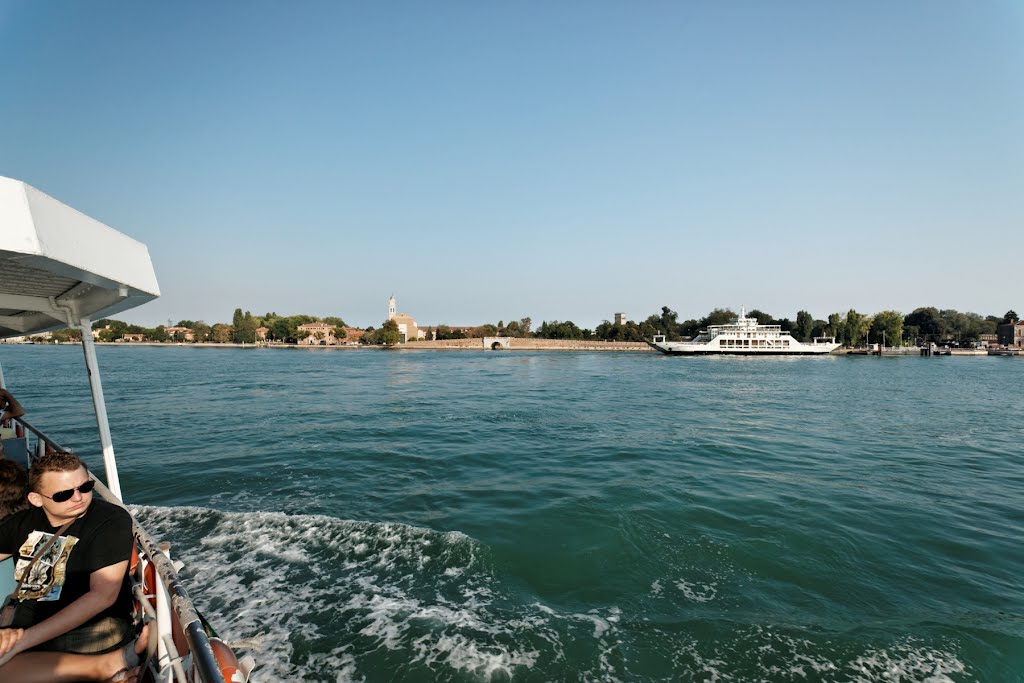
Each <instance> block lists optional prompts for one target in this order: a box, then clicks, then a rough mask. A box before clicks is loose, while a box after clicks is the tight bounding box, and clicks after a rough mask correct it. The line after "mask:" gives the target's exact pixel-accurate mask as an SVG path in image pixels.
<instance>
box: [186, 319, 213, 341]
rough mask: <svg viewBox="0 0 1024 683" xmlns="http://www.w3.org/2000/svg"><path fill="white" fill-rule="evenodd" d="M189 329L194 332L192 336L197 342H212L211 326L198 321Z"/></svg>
mask: <svg viewBox="0 0 1024 683" xmlns="http://www.w3.org/2000/svg"><path fill="white" fill-rule="evenodd" d="M188 327H189V328H190V329H191V330H192V336H193V337H194V338H195V341H196V342H207V341H210V326H209V325H207V324H206V323H204V322H203V321H202V320H197V321H195V322H194V323H192V324H191V325H189V326H188Z"/></svg>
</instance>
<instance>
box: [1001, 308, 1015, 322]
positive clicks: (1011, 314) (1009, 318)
mask: <svg viewBox="0 0 1024 683" xmlns="http://www.w3.org/2000/svg"><path fill="white" fill-rule="evenodd" d="M1003 322H1004V323H1013V322H1017V311H1015V310H1013V309H1012V308H1011V309H1010V310H1008V311H1007V312H1006V315H1004V316H1003Z"/></svg>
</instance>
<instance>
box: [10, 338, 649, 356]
mask: <svg viewBox="0 0 1024 683" xmlns="http://www.w3.org/2000/svg"><path fill="white" fill-rule="evenodd" d="M80 344H81V342H61V343H58V344H51V343H44V344H33V346H70V345H73V346H79V345H80ZM96 345H97V346H113V347H129V348H130V347H138V346H147V347H161V348H177V347H189V348H204V349H302V350H309V351H367V350H370V351H416V350H430V351H490V349H489V348H485V347H484V340H483V339H482V338H480V337H476V338H471V339H446V340H440V341H417V342H409V343H406V344H399V345H397V346H387V347H385V346H365V345H360V346H347V345H337V346H321V345H315V344H280V343H259V344H238V343H235V342H224V343H218V342H101V341H97V342H96ZM10 346H22V345H21V344H10ZM24 346H28V345H24ZM500 350H502V351H603V352H618V353H624V352H626V353H652V352H654V349H652V348H651V347H650V346H648V345H647V344H646V343H644V342H608V341H597V340H582V339H535V338H529V337H526V338H521V337H516V338H513V339H512V340H511V343H510V344H509V347H508V348H503V349H500Z"/></svg>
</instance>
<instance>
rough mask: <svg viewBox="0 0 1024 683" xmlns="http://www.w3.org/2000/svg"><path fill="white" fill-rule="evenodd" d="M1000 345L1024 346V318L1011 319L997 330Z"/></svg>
mask: <svg viewBox="0 0 1024 683" xmlns="http://www.w3.org/2000/svg"><path fill="white" fill-rule="evenodd" d="M996 335H997V336H998V337H999V344H1000V346H1014V347H1017V348H1018V349H1020V348H1024V320H1011V321H1010V322H1008V323H1003V324H1001V325H1000V326H999V327H998V329H997V330H996Z"/></svg>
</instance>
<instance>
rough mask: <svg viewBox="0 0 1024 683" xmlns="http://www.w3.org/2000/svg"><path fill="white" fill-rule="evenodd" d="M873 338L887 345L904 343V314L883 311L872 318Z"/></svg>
mask: <svg viewBox="0 0 1024 683" xmlns="http://www.w3.org/2000/svg"><path fill="white" fill-rule="evenodd" d="M871 338H872V339H873V340H875V341H876V342H877V343H879V344H885V345H886V346H902V345H903V314H902V313H900V312H898V311H882V312H881V313H876V314H875V315H874V317H873V318H871Z"/></svg>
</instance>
